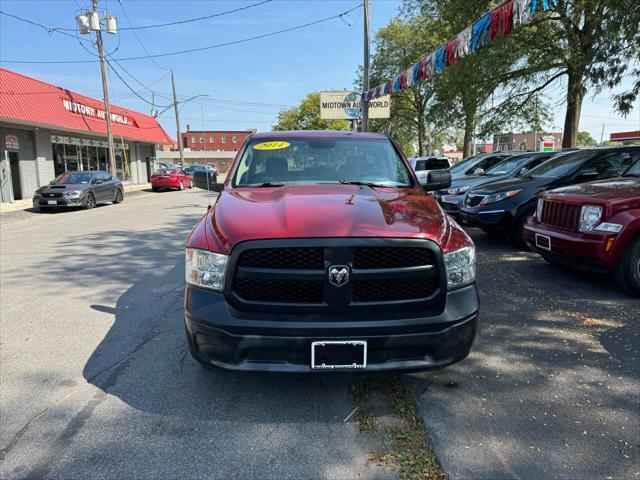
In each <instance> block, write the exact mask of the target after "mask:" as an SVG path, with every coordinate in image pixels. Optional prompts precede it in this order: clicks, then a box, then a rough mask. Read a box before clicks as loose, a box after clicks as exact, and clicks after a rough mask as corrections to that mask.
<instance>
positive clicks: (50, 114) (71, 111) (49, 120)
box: [0, 68, 173, 144]
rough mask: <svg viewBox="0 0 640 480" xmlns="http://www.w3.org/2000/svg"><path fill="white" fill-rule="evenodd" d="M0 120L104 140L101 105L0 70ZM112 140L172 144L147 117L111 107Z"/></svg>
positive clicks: (77, 94) (104, 122)
mask: <svg viewBox="0 0 640 480" xmlns="http://www.w3.org/2000/svg"><path fill="white" fill-rule="evenodd" d="M0 120H3V121H9V122H10V121H16V122H19V123H23V124H27V125H32V124H33V125H36V126H41V127H49V128H53V129H55V128H59V129H63V130H75V131H77V132H79V133H81V132H86V133H93V134H100V135H102V136H106V134H107V122H106V115H105V112H104V102H102V101H101V100H96V99H95V98H91V97H86V96H84V95H80V94H79V93H75V92H72V91H70V90H66V89H64V88H60V87H56V86H55V85H51V84H50V83H45V82H42V81H40V80H36V79H35V78H30V77H27V76H24V75H22V74H19V73H16V72H12V71H11V70H7V69H5V68H0ZM111 120H112V121H111V125H112V127H113V135H114V137H116V138H118V137H121V136H122V137H124V138H125V139H128V140H137V141H140V142H147V143H154V144H172V143H173V141H172V140H171V138H169V136H168V135H167V133H166V132H165V131H164V130H163V128H162V127H161V126H160V124H159V123H158V121H157V120H156V119H155V118H153V117H152V116H150V115H145V114H143V113H139V112H135V111H133V110H129V109H127V108H122V107H118V106H116V105H113V104H111Z"/></svg>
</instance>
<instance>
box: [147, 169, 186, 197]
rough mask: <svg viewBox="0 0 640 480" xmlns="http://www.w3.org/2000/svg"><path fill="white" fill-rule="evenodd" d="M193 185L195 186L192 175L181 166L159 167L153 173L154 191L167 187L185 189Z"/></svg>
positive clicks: (152, 186) (152, 183)
mask: <svg viewBox="0 0 640 480" xmlns="http://www.w3.org/2000/svg"><path fill="white" fill-rule="evenodd" d="M191 187H193V181H192V179H191V175H189V174H188V173H186V172H185V171H184V170H182V169H180V168H159V169H158V170H156V171H155V172H154V173H153V175H151V189H152V190H153V191H154V192H157V191H158V190H161V189H167V188H177V189H178V190H184V189H185V188H191Z"/></svg>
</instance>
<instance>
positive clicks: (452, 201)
mask: <svg viewBox="0 0 640 480" xmlns="http://www.w3.org/2000/svg"><path fill="white" fill-rule="evenodd" d="M438 203H440V206H441V207H442V209H443V210H444V211H445V212H446V213H448V214H449V215H451V216H452V217H456V218H458V217H459V216H460V208H461V207H462V205H463V203H464V195H440V196H439V197H438Z"/></svg>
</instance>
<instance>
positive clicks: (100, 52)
mask: <svg viewBox="0 0 640 480" xmlns="http://www.w3.org/2000/svg"><path fill="white" fill-rule="evenodd" d="M93 15H94V16H96V17H98V16H99V13H98V0H93ZM95 32H96V43H97V44H98V56H99V57H100V71H101V73H102V96H103V97H104V111H105V113H106V116H107V118H106V120H107V141H108V142H109V170H110V171H111V174H112V175H113V176H114V177H117V176H118V175H117V174H116V155H115V146H114V143H113V131H112V130H111V107H110V105H109V85H108V84H107V66H106V64H105V60H104V46H103V45H102V32H101V31H100V29H99V28H98V29H97V30H96V31H95ZM122 166H123V168H124V163H123V165H122Z"/></svg>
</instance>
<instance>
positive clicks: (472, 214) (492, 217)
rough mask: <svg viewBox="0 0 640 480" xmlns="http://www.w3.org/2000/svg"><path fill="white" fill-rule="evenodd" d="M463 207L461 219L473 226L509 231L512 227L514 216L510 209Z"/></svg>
mask: <svg viewBox="0 0 640 480" xmlns="http://www.w3.org/2000/svg"><path fill="white" fill-rule="evenodd" d="M489 207H490V205H489V206H487V207H475V208H470V207H464V206H463V207H461V208H460V221H461V222H462V223H463V224H465V225H469V226H472V227H479V228H483V229H487V230H496V231H508V230H510V229H511V228H512V220H513V216H512V215H511V212H510V211H508V210H504V209H502V208H500V207H495V208H489Z"/></svg>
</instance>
